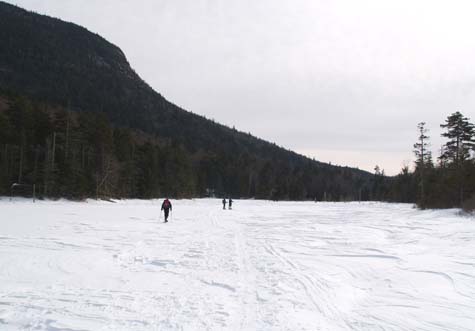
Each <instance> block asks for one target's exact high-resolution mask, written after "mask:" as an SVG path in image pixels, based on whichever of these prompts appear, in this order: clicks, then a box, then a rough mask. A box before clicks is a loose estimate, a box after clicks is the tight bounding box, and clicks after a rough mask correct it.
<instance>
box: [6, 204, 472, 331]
mask: <svg viewBox="0 0 475 331" xmlns="http://www.w3.org/2000/svg"><path fill="white" fill-rule="evenodd" d="M172 203H173V214H172V219H171V221H170V223H168V224H164V223H159V221H158V213H159V205H160V202H159V201H120V202H117V203H109V202H96V201H88V202H81V203H78V202H67V201H58V202H51V201H40V202H36V203H32V202H31V201H28V200H21V199H16V200H14V201H12V202H10V201H8V199H6V198H3V199H0V329H1V330H292V331H294V330H331V331H335V330H467V331H468V330H474V329H475V313H474V311H475V310H474V307H475V220H474V219H473V218H471V217H462V216H458V215H457V211H455V210H445V211H419V210H416V209H414V208H412V206H410V205H404V204H384V203H361V204H359V203H311V202H278V203H276V202H269V201H239V200H236V201H235V204H234V206H233V207H234V210H222V209H221V208H222V207H221V203H220V200H218V199H215V200H211V199H207V200H193V201H192V200H182V201H172Z"/></svg>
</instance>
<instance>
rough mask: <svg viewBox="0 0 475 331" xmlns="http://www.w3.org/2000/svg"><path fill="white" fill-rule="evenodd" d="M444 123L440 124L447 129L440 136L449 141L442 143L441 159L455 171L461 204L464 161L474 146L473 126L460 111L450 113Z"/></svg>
mask: <svg viewBox="0 0 475 331" xmlns="http://www.w3.org/2000/svg"><path fill="white" fill-rule="evenodd" d="M445 123H446V124H441V125H440V127H441V128H444V129H446V130H447V132H445V133H443V134H442V137H445V138H448V139H449V141H448V142H447V143H446V144H445V145H444V148H443V153H442V155H441V159H443V160H444V161H446V162H447V163H448V166H449V167H450V168H452V169H454V170H455V172H456V173H455V177H454V180H455V181H456V185H457V187H458V192H459V198H458V200H459V205H460V206H461V205H463V201H464V191H465V188H464V183H465V180H466V178H465V177H466V171H465V168H466V166H467V164H466V163H467V161H468V160H469V159H470V152H471V151H473V149H474V148H475V127H474V125H473V124H472V123H470V122H469V119H468V118H466V117H464V116H463V115H462V114H461V113H460V112H455V113H453V114H452V115H450V116H449V117H448V118H447V120H446V121H445Z"/></svg>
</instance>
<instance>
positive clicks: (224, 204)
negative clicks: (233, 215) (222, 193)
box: [223, 198, 226, 209]
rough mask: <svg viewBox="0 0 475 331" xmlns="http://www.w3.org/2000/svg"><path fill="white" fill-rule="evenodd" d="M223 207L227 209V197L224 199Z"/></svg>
mask: <svg viewBox="0 0 475 331" xmlns="http://www.w3.org/2000/svg"><path fill="white" fill-rule="evenodd" d="M223 209H226V198H224V199H223Z"/></svg>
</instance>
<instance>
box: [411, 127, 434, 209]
mask: <svg viewBox="0 0 475 331" xmlns="http://www.w3.org/2000/svg"><path fill="white" fill-rule="evenodd" d="M425 125H426V123H425V122H420V123H419V124H417V130H418V132H419V136H418V142H417V143H415V144H414V154H415V156H416V170H415V173H416V177H419V206H421V207H422V208H424V207H425V172H426V171H427V169H428V168H429V167H431V165H432V154H431V152H430V151H429V150H428V148H429V146H430V144H429V142H428V140H429V136H427V135H426V134H427V132H428V130H427V129H426V127H425Z"/></svg>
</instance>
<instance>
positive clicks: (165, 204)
mask: <svg viewBox="0 0 475 331" xmlns="http://www.w3.org/2000/svg"><path fill="white" fill-rule="evenodd" d="M162 210H163V212H164V214H165V223H166V222H168V213H169V212H170V210H172V203H171V202H170V200H168V198H166V199H165V200H164V201H163V203H162Z"/></svg>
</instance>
